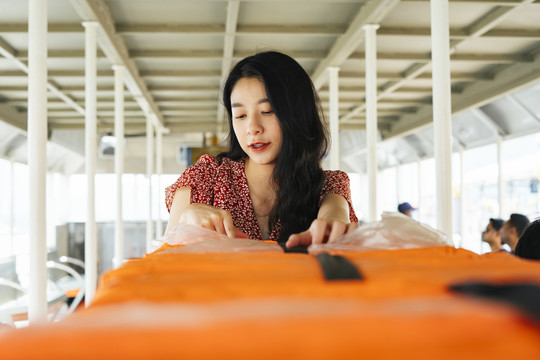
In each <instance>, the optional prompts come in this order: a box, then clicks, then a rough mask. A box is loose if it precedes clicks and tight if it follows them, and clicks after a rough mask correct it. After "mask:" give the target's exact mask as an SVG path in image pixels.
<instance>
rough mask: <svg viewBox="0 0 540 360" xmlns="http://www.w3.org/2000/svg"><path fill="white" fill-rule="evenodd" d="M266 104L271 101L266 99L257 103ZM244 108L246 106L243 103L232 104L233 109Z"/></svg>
mask: <svg viewBox="0 0 540 360" xmlns="http://www.w3.org/2000/svg"><path fill="white" fill-rule="evenodd" d="M265 103H270V99H268V98H264V99H261V100H259V101H257V104H265ZM242 106H244V105H242V103H232V104H231V107H233V108H237V107H242Z"/></svg>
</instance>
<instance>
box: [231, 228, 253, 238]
mask: <svg viewBox="0 0 540 360" xmlns="http://www.w3.org/2000/svg"><path fill="white" fill-rule="evenodd" d="M234 237H235V238H240V239H249V236H248V235H247V234H246V233H245V232H243V231H242V230H240V229H238V228H236V234H235V235H234Z"/></svg>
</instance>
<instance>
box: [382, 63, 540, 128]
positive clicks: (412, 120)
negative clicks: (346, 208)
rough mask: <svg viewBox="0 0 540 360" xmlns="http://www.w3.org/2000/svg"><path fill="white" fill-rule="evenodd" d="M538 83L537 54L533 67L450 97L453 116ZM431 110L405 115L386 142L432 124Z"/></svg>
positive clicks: (505, 73)
mask: <svg viewBox="0 0 540 360" xmlns="http://www.w3.org/2000/svg"><path fill="white" fill-rule="evenodd" d="M539 80H540V53H539V54H537V55H536V58H535V60H534V62H533V63H530V64H514V65H511V66H509V67H507V68H506V69H504V70H502V71H500V72H499V73H497V74H496V76H495V78H494V80H480V81H478V82H476V83H474V84H471V85H470V86H469V87H467V88H465V89H464V90H463V92H462V93H461V94H457V95H454V96H452V113H453V114H454V115H456V114H458V113H460V112H463V111H466V110H469V109H472V108H475V107H479V106H483V105H485V104H487V103H489V102H491V101H493V100H495V99H498V98H500V97H502V96H504V95H506V94H509V93H510V92H511V91H515V90H516V89H518V88H521V87H525V86H527V85H530V84H532V83H534V82H536V81H539ZM432 116H433V113H432V107H431V106H425V107H424V108H422V109H420V110H419V111H418V113H417V114H416V115H405V116H404V117H402V118H401V119H400V121H399V123H397V124H395V125H394V126H393V128H392V129H391V131H390V132H388V133H386V134H384V137H385V138H392V137H396V136H405V135H407V134H410V133H412V132H414V131H416V130H417V129H418V128H422V127H425V126H427V125H430V124H431V122H432Z"/></svg>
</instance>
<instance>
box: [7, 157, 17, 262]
mask: <svg viewBox="0 0 540 360" xmlns="http://www.w3.org/2000/svg"><path fill="white" fill-rule="evenodd" d="M14 164H15V161H14V160H13V158H11V159H9V188H8V193H9V208H8V209H9V210H8V211H9V220H8V221H9V256H13V254H14V253H15V233H14V231H13V229H14V226H15V222H14V220H15V216H14V214H15V167H14Z"/></svg>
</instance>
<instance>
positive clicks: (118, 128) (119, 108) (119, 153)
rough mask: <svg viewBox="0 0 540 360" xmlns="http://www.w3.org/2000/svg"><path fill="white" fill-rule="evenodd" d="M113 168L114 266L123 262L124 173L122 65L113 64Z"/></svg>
mask: <svg viewBox="0 0 540 360" xmlns="http://www.w3.org/2000/svg"><path fill="white" fill-rule="evenodd" d="M113 70H114V135H115V136H116V147H115V149H114V169H115V172H116V221H115V227H114V260H113V265H114V267H115V268H117V267H119V266H120V265H122V264H123V262H124V216H123V214H122V207H123V205H124V201H123V189H124V187H123V185H122V176H123V175H124V146H125V140H124V66H122V65H114V66H113Z"/></svg>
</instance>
